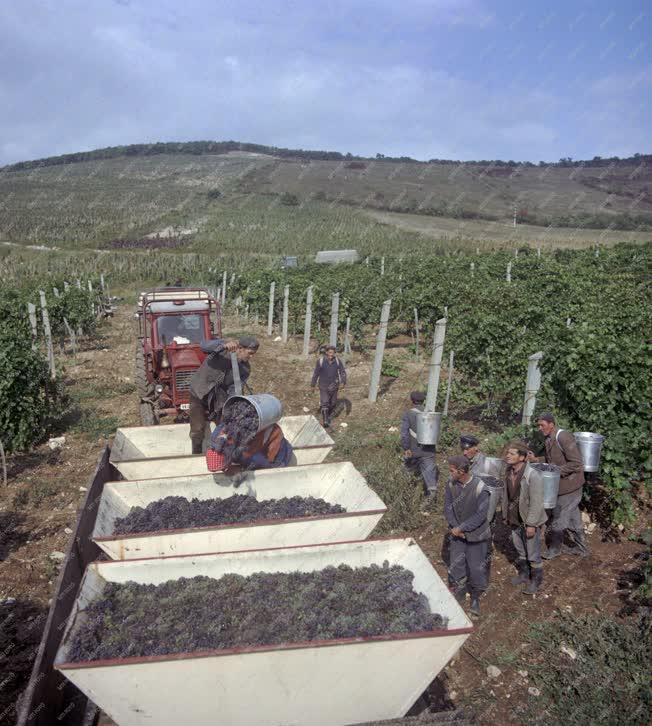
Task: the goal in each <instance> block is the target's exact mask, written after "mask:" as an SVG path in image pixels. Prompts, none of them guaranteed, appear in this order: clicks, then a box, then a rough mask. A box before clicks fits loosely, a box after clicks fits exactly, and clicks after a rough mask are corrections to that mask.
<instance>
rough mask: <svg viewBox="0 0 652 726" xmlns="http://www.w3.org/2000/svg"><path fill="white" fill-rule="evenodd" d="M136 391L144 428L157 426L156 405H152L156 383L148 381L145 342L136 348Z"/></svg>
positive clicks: (141, 342) (139, 342)
mask: <svg viewBox="0 0 652 726" xmlns="http://www.w3.org/2000/svg"><path fill="white" fill-rule="evenodd" d="M136 390H137V391H138V397H139V398H140V419H141V421H142V423H143V426H155V425H157V424H158V422H159V417H158V411H157V410H156V405H155V404H154V403H152V396H153V395H154V383H153V382H149V381H148V380H147V369H146V366H145V346H144V345H143V341H142V340H140V341H138V345H137V346H136Z"/></svg>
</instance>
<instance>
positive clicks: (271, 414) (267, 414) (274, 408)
mask: <svg viewBox="0 0 652 726" xmlns="http://www.w3.org/2000/svg"><path fill="white" fill-rule="evenodd" d="M238 401H247V402H248V403H250V404H251V405H252V406H253V407H254V408H255V409H256V414H257V415H258V429H257V432H258V431H262V430H263V429H266V428H267V427H268V426H271V425H272V424H275V423H276V422H277V421H279V420H280V418H281V416H282V415H283V404H282V403H281V402H280V401H279V400H278V398H276V396H272V394H271V393H255V394H252V395H250V396H230V397H229V398H227V399H226V403H225V404H224V407H223V409H222V411H223V412H225V411H226V410H227V409H228V408H229V407H230V406H232V405H233V404H234V403H237V402H238Z"/></svg>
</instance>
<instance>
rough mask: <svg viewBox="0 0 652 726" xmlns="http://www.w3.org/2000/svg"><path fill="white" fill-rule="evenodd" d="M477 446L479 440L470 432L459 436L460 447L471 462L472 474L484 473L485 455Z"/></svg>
mask: <svg viewBox="0 0 652 726" xmlns="http://www.w3.org/2000/svg"><path fill="white" fill-rule="evenodd" d="M479 446H480V440H479V439H478V438H477V437H475V436H473V435H472V434H463V435H462V436H460V448H461V449H462V453H463V454H464V456H466V458H467V459H468V460H469V463H470V464H471V471H472V472H473V473H474V474H486V472H485V470H484V462H485V459H486V458H487V457H486V456H485V455H484V454H483V453H482V452H481V451H480V448H479Z"/></svg>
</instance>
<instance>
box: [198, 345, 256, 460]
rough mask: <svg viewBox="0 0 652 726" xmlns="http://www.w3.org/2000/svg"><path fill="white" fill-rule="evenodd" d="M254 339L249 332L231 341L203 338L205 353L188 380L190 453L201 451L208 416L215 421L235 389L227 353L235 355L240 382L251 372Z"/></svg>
mask: <svg viewBox="0 0 652 726" xmlns="http://www.w3.org/2000/svg"><path fill="white" fill-rule="evenodd" d="M258 345H259V343H258V341H257V340H256V338H254V337H253V336H251V335H245V336H243V337H242V338H240V340H239V341H235V340H221V339H219V338H218V339H215V340H204V341H202V343H201V349H202V350H203V351H204V353H208V354H209V355H208V356H207V357H206V358H205V359H204V362H203V363H202V364H201V366H200V367H199V368H198V369H197V370H196V371H195V373H194V374H193V376H192V378H191V379H190V409H189V411H188V415H189V417H190V439H191V441H192V453H193V454H201V453H202V451H203V448H204V441H206V439H207V438H208V437H207V436H206V433H207V432H206V429H207V427H208V421H209V419H210V418H214V419H215V421H216V423H219V420H220V418H221V412H222V406H224V403H225V401H226V399H227V398H228V397H229V396H230V395H232V394H233V393H234V392H235V386H234V382H233V368H232V365H231V356H230V354H231V353H233V352H235V354H236V356H237V358H238V370H239V372H240V381H241V383H242V384H244V383H245V382H246V380H247V379H248V378H249V374H250V373H251V367H250V365H249V361H250V360H251V358H252V357H253V356H254V355H255V353H256V351H257V350H258Z"/></svg>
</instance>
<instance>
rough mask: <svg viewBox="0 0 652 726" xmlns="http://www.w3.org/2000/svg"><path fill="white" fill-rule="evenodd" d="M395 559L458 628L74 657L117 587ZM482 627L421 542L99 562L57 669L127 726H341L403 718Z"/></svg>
mask: <svg viewBox="0 0 652 726" xmlns="http://www.w3.org/2000/svg"><path fill="white" fill-rule="evenodd" d="M385 560H387V561H389V563H390V565H393V564H399V565H402V566H403V567H405V568H407V569H409V570H410V571H411V572H412V573H413V574H414V589H415V590H416V591H417V592H420V593H423V594H424V595H425V596H426V597H427V599H428V602H429V604H430V608H431V610H432V611H433V612H436V613H440V614H442V615H444V616H446V617H447V618H448V625H447V628H446V629H441V630H435V631H423V632H416V633H409V634H388V635H381V636H374V637H360V638H355V637H354V638H341V639H338V640H328V641H310V642H299V643H284V644H282V645H268V646H258V647H245V648H232V649H222V650H210V651H203V652H193V653H175V654H173V655H160V656H149V657H131V658H115V659H110V660H104V661H99V660H98V661H78V662H68V659H67V657H68V649H69V644H70V641H71V638H72V636H73V635H74V633H75V632H76V630H77V629H78V628H79V627H80V623H81V622H82V621H83V618H84V608H85V607H86V606H87V605H88V604H89V603H91V602H92V601H93V600H95V599H96V598H98V597H100V596H101V594H102V590H103V588H104V585H105V584H106V583H107V582H128V581H133V582H137V583H145V584H159V583H162V582H167V581H169V580H176V579H179V578H181V577H194V576H196V575H205V576H209V577H215V578H219V577H221V576H223V575H225V574H227V573H232V572H234V573H238V574H240V575H243V576H247V575H251V574H253V573H255V572H261V571H263V572H293V571H296V570H299V571H302V572H312V571H315V570H320V569H323V568H324V567H327V566H329V565H334V566H337V565H339V564H341V563H345V564H348V565H350V566H351V567H360V566H369V565H371V564H372V563H375V564H377V565H382V564H383V562H384V561H385ZM191 626H192V613H188V627H191ZM472 629H473V628H472V625H471V622H470V621H469V619H468V618H467V616H466V615H465V613H464V611H463V610H462V608H461V607H460V606H459V604H458V603H457V602H456V601H455V598H454V597H453V596H452V595H451V593H450V592H449V590H448V588H447V587H446V585H445V584H444V583H443V582H442V580H441V578H440V577H439V575H438V574H437V573H436V572H435V570H434V568H433V567H432V565H431V563H430V562H429V560H428V558H427V557H426V555H425V554H424V553H423V552H422V550H421V549H420V548H419V547H418V546H417V544H416V542H415V541H414V540H413V539H411V538H408V539H388V540H367V541H366V542H352V543H339V544H328V545H314V546H307V547H294V548H286V549H278V550H259V551H254V552H237V553H228V554H212V555H187V556H183V557H166V558H159V559H144V560H133V561H128V562H95V563H93V564H91V565H89V567H88V568H87V570H86V573H85V575H84V579H83V581H82V585H81V589H80V593H79V596H78V598H77V600H76V603H75V606H74V607H73V610H72V614H71V617H70V618H69V620H68V625H67V628H66V632H65V633H64V636H63V640H62V643H61V646H60V648H59V651H58V653H57V656H56V659H55V667H56V668H57V669H58V670H59V671H61V672H62V673H63V674H64V675H65V676H66V677H67V678H68V679H70V680H71V681H72V682H73V683H74V684H75V685H76V686H77V687H78V688H80V689H81V690H82V691H83V692H84V693H85V694H87V695H88V697H89V698H91V699H92V700H93V701H94V702H95V703H96V704H97V705H98V706H99V707H100V708H101V709H102V710H103V711H104V712H105V713H106V714H108V715H109V716H110V717H111V718H113V719H114V720H115V721H116V723H118V724H120V725H121V726H141V725H142V724H157V725H159V726H166V725H168V724H169V725H170V726H177V724H179V723H188V724H193V726H202V725H203V724H206V725H208V724H210V725H211V726H215V725H219V724H225V725H226V724H228V725H229V726H274V725H276V724H293V725H295V726H303V725H305V726H337V725H338V724H342V725H343V724H353V723H360V722H365V721H373V720H381V719H388V718H397V717H400V716H403V715H404V714H405V713H406V712H407V711H408V710H409V708H410V707H411V706H412V704H413V703H414V702H415V701H416V700H417V698H418V697H419V696H420V695H421V693H422V692H423V691H424V690H425V688H426V687H427V686H428V685H429V684H430V683H431V682H432V680H433V679H434V678H435V677H436V676H437V674H438V673H439V672H440V671H441V669H442V668H443V667H444V666H445V665H446V664H447V663H448V662H449V660H450V659H451V658H452V657H453V656H454V655H455V654H456V653H457V651H458V650H459V649H460V647H461V646H462V644H463V643H464V641H465V640H466V639H467V638H468V637H469V634H470V633H471V632H472Z"/></svg>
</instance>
